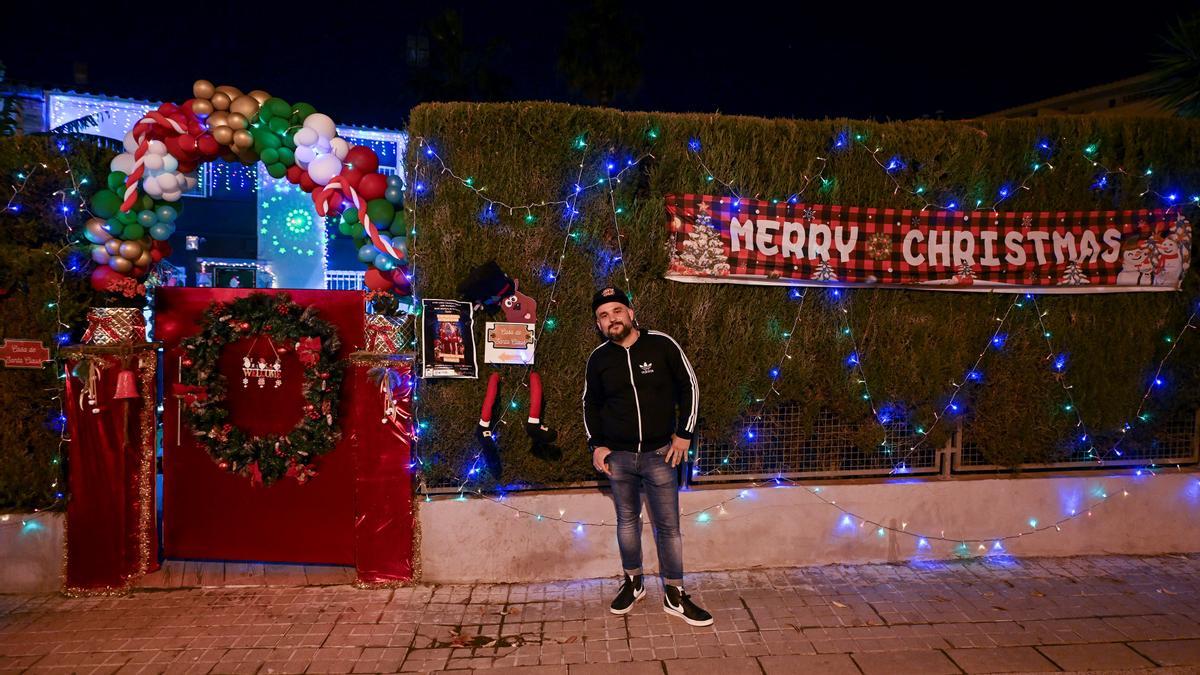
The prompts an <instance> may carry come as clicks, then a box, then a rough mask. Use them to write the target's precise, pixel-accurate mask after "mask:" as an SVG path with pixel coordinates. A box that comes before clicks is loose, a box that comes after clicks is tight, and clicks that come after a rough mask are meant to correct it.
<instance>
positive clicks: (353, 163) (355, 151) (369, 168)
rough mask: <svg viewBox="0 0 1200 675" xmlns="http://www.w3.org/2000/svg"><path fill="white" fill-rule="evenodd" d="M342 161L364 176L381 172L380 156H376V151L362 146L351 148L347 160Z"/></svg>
mask: <svg viewBox="0 0 1200 675" xmlns="http://www.w3.org/2000/svg"><path fill="white" fill-rule="evenodd" d="M342 161H343V162H345V163H346V164H349V165H350V167H351V168H353V169H357V170H359V171H361V172H363V173H364V174H368V173H375V172H376V171H378V170H379V156H378V155H376V154H375V151H374V150H372V149H370V148H367V147H364V146H361V145H356V146H354V147H352V148H350V150H349V151H348V152H347V153H346V159H344V160H342Z"/></svg>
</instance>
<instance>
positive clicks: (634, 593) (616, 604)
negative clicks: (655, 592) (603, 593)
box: [608, 574, 646, 614]
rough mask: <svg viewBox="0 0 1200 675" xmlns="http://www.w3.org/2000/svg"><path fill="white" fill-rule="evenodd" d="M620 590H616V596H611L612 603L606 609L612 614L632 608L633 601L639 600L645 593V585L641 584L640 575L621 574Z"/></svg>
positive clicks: (625, 611) (623, 612)
mask: <svg viewBox="0 0 1200 675" xmlns="http://www.w3.org/2000/svg"><path fill="white" fill-rule="evenodd" d="M622 579H623V580H622V581H621V590H620V591H618V592H617V597H615V598H613V601H612V605H610V606H609V608H608V611H610V612H612V613H613V614H625V613H627V612H628V611H629V610H631V609H633V603H635V602H637V601H638V600H641V599H642V597H643V596H645V595H646V587H645V586H643V585H642V575H640V574H639V575H637V576H633V577H631V576H629V575H628V574H625V575H622Z"/></svg>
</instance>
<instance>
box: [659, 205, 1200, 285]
mask: <svg viewBox="0 0 1200 675" xmlns="http://www.w3.org/2000/svg"><path fill="white" fill-rule="evenodd" d="M666 207H667V216H668V227H667V229H668V233H669V236H670V241H669V249H670V251H671V263H670V267H669V269H668V271H667V275H666V276H667V278H668V279H674V280H675V281H684V282H690V283H735V284H766V285H778V286H841V287H856V286H903V287H910V288H927V289H935V290H949V291H993V290H1013V291H1021V290H1036V291H1037V292H1039V293H1110V292H1121V291H1174V290H1178V289H1179V288H1180V285H1181V283H1182V280H1183V275H1184V273H1185V272H1187V269H1188V265H1189V263H1190V255H1191V237H1192V226H1191V223H1189V222H1188V221H1187V220H1186V219H1184V217H1183V215H1182V214H1181V213H1180V212H1179V210H1178V209H1165V210H1163V209H1156V210H1146V209H1142V210H1135V211H1059V212H1051V211H1042V212H1019V211H1017V212H1000V213H997V212H992V211H932V210H929V211H920V210H910V209H875V208H863V207H857V206H835V205H827V204H790V203H787V202H780V203H771V202H767V201H761V200H755V199H742V200H737V199H735V198H731V197H716V196H711V195H667V197H666Z"/></svg>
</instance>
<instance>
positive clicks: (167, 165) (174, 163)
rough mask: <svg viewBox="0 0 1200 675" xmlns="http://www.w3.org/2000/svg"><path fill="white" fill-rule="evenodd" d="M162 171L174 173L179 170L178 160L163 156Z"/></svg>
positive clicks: (170, 156) (172, 156) (171, 156)
mask: <svg viewBox="0 0 1200 675" xmlns="http://www.w3.org/2000/svg"><path fill="white" fill-rule="evenodd" d="M162 162H163V171H175V170H177V169H178V168H179V160H177V159H175V157H174V155H164V156H163V159H162Z"/></svg>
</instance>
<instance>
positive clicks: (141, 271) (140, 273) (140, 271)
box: [129, 265, 150, 279]
mask: <svg viewBox="0 0 1200 675" xmlns="http://www.w3.org/2000/svg"><path fill="white" fill-rule="evenodd" d="M149 273H150V268H149V267H138V266H137V265H134V266H133V271H132V272H130V273H129V276H131V277H133V278H134V279H141V278H143V277H145V276H146V275H147V274H149Z"/></svg>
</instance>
